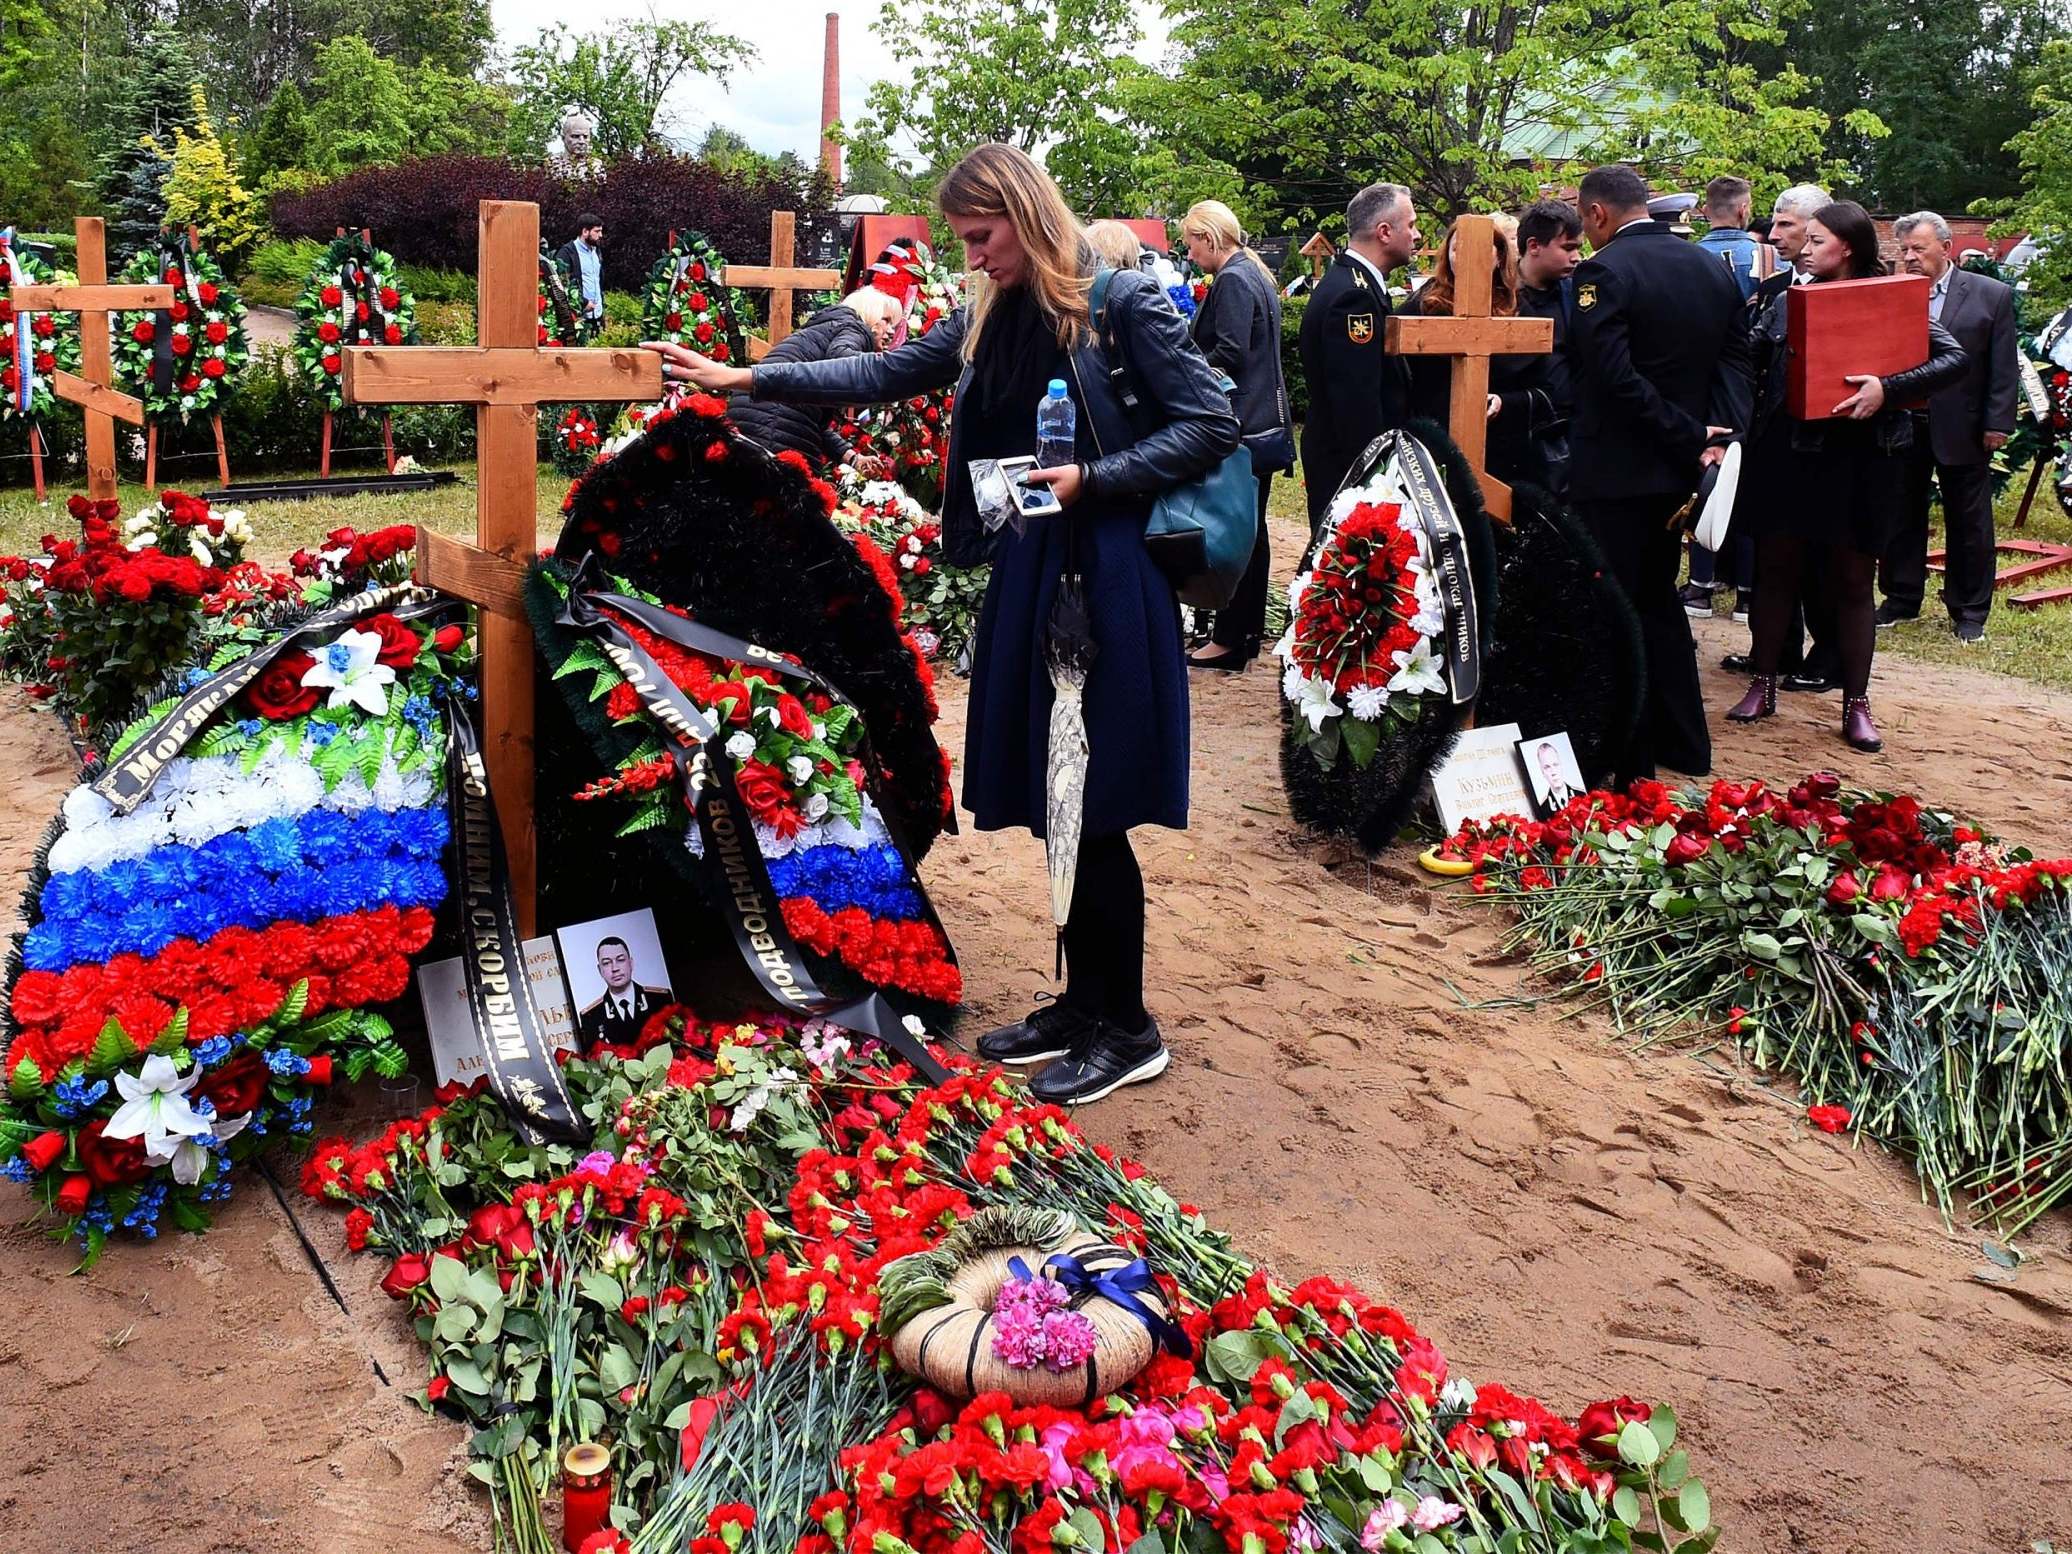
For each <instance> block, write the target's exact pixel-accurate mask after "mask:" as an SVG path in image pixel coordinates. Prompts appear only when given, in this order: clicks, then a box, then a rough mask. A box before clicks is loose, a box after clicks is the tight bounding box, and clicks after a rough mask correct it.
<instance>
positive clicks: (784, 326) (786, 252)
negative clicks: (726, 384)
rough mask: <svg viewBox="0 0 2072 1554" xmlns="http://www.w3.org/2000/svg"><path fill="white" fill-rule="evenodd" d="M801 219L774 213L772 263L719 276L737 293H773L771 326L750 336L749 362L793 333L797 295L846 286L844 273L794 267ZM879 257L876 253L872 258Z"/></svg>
mask: <svg viewBox="0 0 2072 1554" xmlns="http://www.w3.org/2000/svg"><path fill="white" fill-rule="evenodd" d="M797 235H798V217H797V216H796V215H795V214H794V213H793V212H791V211H788V210H773V211H771V212H770V262H769V263H768V264H730V265H727V266H726V267H725V268H724V269H722V270H721V271H720V273H719V283H720V285H722V286H731V287H733V288H734V289H735V290H736V291H767V292H768V293H769V294H770V327H769V328H768V330H766V331H765V332H764V334H763V335H762V336H756V335H750V336H749V337H748V359H749V360H750V361H752V362H759V361H761V360H762V359H763V358H764V357H765V356H768V355H769V354H770V347H771V346H773V345H775V344H776V343H777V342H778V341H779V340H782V339H783V338H784V337H785V336H786V335H788V334H790V333H791V299H792V294H793V293H794V292H800V291H831V290H833V289H834V288H835V287H837V286H839V285H841V284H842V272H841V271H840V270H800V269H795V268H794V267H793V266H792V262H791V261H792V259H793V257H794V256H795V255H796V253H797ZM871 257H872V258H876V257H877V256H876V255H875V254H874V255H872V256H871Z"/></svg>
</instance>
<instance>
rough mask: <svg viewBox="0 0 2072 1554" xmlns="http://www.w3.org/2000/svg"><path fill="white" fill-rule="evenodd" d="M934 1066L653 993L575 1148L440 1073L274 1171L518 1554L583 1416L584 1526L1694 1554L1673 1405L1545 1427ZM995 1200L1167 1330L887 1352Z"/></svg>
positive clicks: (1435, 1357)
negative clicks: (936, 1274)
mask: <svg viewBox="0 0 2072 1554" xmlns="http://www.w3.org/2000/svg"><path fill="white" fill-rule="evenodd" d="M952 1065H953V1068H954V1070H955V1072H953V1074H952V1077H951V1078H950V1079H948V1080H947V1081H946V1082H945V1083H943V1084H941V1085H937V1086H933V1087H929V1086H926V1085H924V1084H923V1083H922V1082H921V1081H920V1080H919V1079H918V1078H917V1076H916V1075H915V1074H914V1073H913V1071H912V1070H911V1069H910V1068H908V1067H907V1066H906V1065H904V1064H902V1063H899V1062H896V1061H893V1060H891V1059H890V1058H889V1056H888V1055H887V1054H884V1053H882V1052H880V1051H877V1050H875V1049H874V1048H873V1047H872V1046H871V1045H870V1044H868V1043H865V1042H863V1041H861V1039H859V1038H855V1037H853V1036H852V1035H850V1034H849V1033H847V1032H844V1031H842V1030H839V1029H837V1028H835V1027H832V1026H828V1025H824V1024H817V1023H816V1024H809V1025H805V1026H793V1025H788V1024H784V1023H781V1022H770V1021H765V1020H749V1021H719V1022H706V1021H700V1020H698V1019H696V1018H695V1017H693V1016H690V1015H689V1014H688V1013H687V1012H686V1011H684V1010H681V1009H671V1010H668V1011H664V1012H663V1013H661V1014H658V1015H656V1016H655V1017H654V1018H653V1019H652V1020H651V1021H650V1022H649V1025H648V1027H647V1029H646V1031H645V1032H644V1033H643V1036H642V1039H641V1041H640V1042H638V1043H635V1044H633V1045H632V1046H631V1047H628V1048H620V1049H616V1050H611V1051H605V1050H602V1049H600V1050H598V1051H595V1052H592V1053H591V1054H589V1055H587V1056H583V1057H577V1058H571V1059H569V1060H568V1061H567V1062H566V1064H565V1069H564V1072H565V1075H566V1077H567V1079H568V1082H569V1085H570V1089H571V1092H572V1093H573V1094H574V1096H575V1097H576V1098H577V1101H578V1105H579V1106H580V1107H581V1108H582V1109H583V1110H584V1112H585V1114H586V1115H589V1116H593V1117H596V1118H598V1119H599V1122H598V1126H597V1132H596V1135H595V1137H594V1138H593V1139H591V1140H589V1141H588V1142H587V1143H585V1144H578V1145H574V1146H555V1147H552V1148H537V1149H527V1148H526V1147H525V1146H523V1145H522V1144H520V1143H519V1142H518V1141H517V1140H516V1139H515V1138H514V1136H513V1135H512V1134H511V1132H510V1131H509V1127H508V1124H507V1123H506V1122H505V1121H504V1119H503V1116H502V1113H501V1112H500V1111H499V1110H498V1109H497V1107H496V1106H495V1104H494V1103H493V1101H491V1100H490V1099H488V1098H487V1097H486V1096H484V1095H483V1094H481V1093H479V1092H448V1093H446V1094H444V1095H442V1097H441V1100H440V1104H439V1105H437V1106H435V1107H433V1108H432V1109H431V1110H429V1111H427V1112H426V1113H425V1114H423V1115H422V1116H421V1117H418V1118H414V1119H411V1120H408V1121H405V1122H402V1123H398V1124H394V1125H392V1126H390V1127H389V1128H388V1129H386V1130H385V1131H384V1132H383V1133H382V1134H381V1135H379V1136H378V1137H377V1138H375V1139H374V1140H372V1141H370V1142H369V1143H367V1144H363V1145H359V1146H353V1145H350V1144H347V1143H345V1142H344V1141H333V1142H331V1143H328V1144H324V1145H320V1146H319V1147H318V1149H317V1151H316V1154H315V1156H314V1158H313V1159H312V1161H311V1165H310V1169H309V1171H308V1172H307V1173H306V1175H305V1179H304V1186H305V1188H306V1190H308V1191H309V1192H311V1193H312V1194H314V1195H316V1196H319V1197H322V1198H325V1199H328V1200H330V1201H332V1202H334V1203H337V1204H338V1205H340V1206H341V1207H344V1208H346V1209H347V1210H348V1212H347V1214H346V1219H345V1234H346V1237H347V1240H348V1244H349V1245H351V1246H352V1247H354V1248H355V1249H356V1250H366V1251H369V1252H371V1253H376V1254H378V1255H381V1256H384V1257H387V1258H389V1259H391V1265H390V1267H389V1270H388V1273H387V1274H386V1275H385V1277H384V1279H383V1287H384V1288H385V1289H387V1290H388V1292H389V1293H390V1294H391V1295H393V1296H395V1297H396V1298H397V1299H398V1300H399V1301H402V1302H405V1303H406V1304H407V1305H408V1307H409V1309H410V1311H411V1313H412V1315H413V1319H414V1321H415V1323H416V1327H417V1331H418V1334H419V1336H420V1338H421V1339H422V1340H423V1342H424V1344H425V1346H426V1349H427V1351H428V1354H429V1356H430V1374H429V1379H428V1384H427V1388H426V1393H425V1397H426V1401H427V1404H428V1406H430V1407H433V1408H435V1409H437V1410H439V1411H440V1412H442V1413H447V1414H450V1415H453V1416H454V1417H456V1418H457V1419H459V1420H462V1421H465V1422H467V1423H469V1424H471V1425H473V1426H474V1427H475V1432H476V1433H475V1434H474V1435H473V1437H472V1450H473V1452H474V1454H475V1456H476V1458H477V1461H476V1463H475V1465H474V1469H473V1471H474V1472H475V1474H476V1476H477V1477H478V1478H480V1479H482V1480H483V1481H484V1482H485V1483H487V1484H489V1485H490V1486H491V1487H492V1493H493V1495H494V1497H495V1502H494V1503H495V1506H496V1510H497V1514H498V1517H499V1521H500V1524H501V1526H500V1532H501V1534H502V1536H503V1537H504V1538H505V1539H506V1540H507V1542H508V1543H509V1544H510V1545H511V1546H513V1547H515V1548H517V1549H519V1550H521V1551H524V1554H546V1550H547V1549H548V1548H549V1547H550V1546H551V1533H550V1531H549V1527H548V1522H549V1521H550V1519H551V1515H550V1511H549V1507H550V1506H551V1496H552V1490H553V1487H554V1483H555V1480H556V1474H555V1466H556V1463H557V1461H558V1458H559V1453H560V1450H561V1448H563V1447H566V1446H567V1445H570V1444H573V1443H575V1442H577V1441H596V1442H602V1443H606V1444H607V1445H608V1446H609V1447H610V1449H611V1452H612V1456H613V1469H614V1474H615V1479H614V1498H615V1505H614V1507H613V1513H612V1524H611V1525H608V1526H605V1527H603V1528H601V1529H600V1530H598V1531H596V1532H595V1533H593V1534H591V1535H590V1536H589V1537H588V1538H587V1540H586V1541H584V1542H583V1544H582V1548H583V1549H584V1550H585V1554H627V1551H631V1554H663V1551H667V1554H680V1551H682V1550H683V1549H685V1548H686V1547H689V1548H690V1549H692V1550H695V1551H698V1554H721V1551H722V1550H724V1551H726V1554H747V1551H755V1554H761V1551H770V1554H835V1551H837V1550H840V1551H843V1554H873V1551H876V1554H894V1551H914V1554H972V1551H977V1550H982V1549H994V1550H1002V1551H1013V1554H1057V1551H1060V1550H1073V1549H1082V1548H1084V1549H1100V1548H1109V1549H1117V1550H1120V1549H1128V1548H1133V1547H1134V1548H1144V1547H1147V1545H1144V1544H1143V1543H1142V1542H1141V1540H1143V1539H1145V1538H1156V1539H1157V1540H1158V1546H1159V1547H1161V1548H1165V1549H1172V1550H1181V1549H1188V1550H1201V1551H1204V1554H1208V1551H1214V1550H1227V1551H1229V1554H1288V1551H1290V1550H1291V1549H1292V1550H1319V1549H1325V1548H1329V1549H1336V1550H1345V1551H1347V1554H1351V1551H1352V1550H1354V1549H1355V1548H1357V1549H1359V1550H1362V1551H1364V1554H1381V1551H1395V1554H1412V1551H1417V1554H1429V1551H1431V1550H1434V1549H1437V1550H1441V1551H1447V1550H1454V1549H1494V1548H1503V1549H1520V1550H1546V1551H1581V1550H1584V1549H1608V1548H1629V1547H1634V1546H1637V1545H1639V1544H1640V1543H1642V1542H1646V1546H1649V1547H1666V1548H1683V1549H1693V1550H1702V1549H1706V1548H1709V1547H1711V1545H1712V1543H1713V1541H1714V1539H1715V1538H1716V1536H1717V1533H1716V1530H1715V1529H1713V1528H1712V1526H1711V1524H1710V1505H1709V1501H1708V1498H1707V1496H1706V1492H1705V1490H1704V1488H1703V1486H1702V1485H1701V1484H1700V1483H1699V1482H1698V1481H1697V1480H1696V1479H1694V1478H1692V1477H1691V1475H1690V1464H1689V1460H1688V1458H1687V1457H1686V1455H1685V1453H1684V1452H1683V1451H1682V1450H1680V1449H1678V1447H1677V1443H1676V1423H1675V1418H1674V1415H1673V1414H1672V1413H1671V1412H1670V1411H1669V1410H1668V1409H1667V1408H1649V1407H1647V1406H1646V1405H1643V1404H1637V1403H1635V1402H1633V1401H1632V1400H1631V1399H1629V1398H1623V1397H1621V1398H1616V1399H1613V1400H1609V1401H1606V1402H1601V1403H1596V1404H1593V1405H1591V1406H1590V1407H1589V1408H1587V1409H1585V1410H1584V1411H1583V1413H1582V1414H1581V1416H1580V1417H1579V1418H1577V1419H1575V1420H1574V1421H1570V1420H1569V1419H1567V1418H1564V1417H1561V1416H1559V1415H1556V1414H1555V1413H1553V1412H1552V1411H1550V1410H1549V1409H1547V1408H1545V1407H1544V1406H1542V1405H1541V1404H1540V1403H1538V1402H1536V1401H1534V1400H1532V1399H1531V1398H1529V1397H1524V1396H1521V1395H1519V1394H1516V1393H1513V1392H1511V1391H1509V1390H1507V1389H1505V1388H1503V1387H1500V1386H1495V1385H1491V1384H1487V1383H1484V1384H1480V1385H1477V1384H1475V1383H1473V1382H1470V1381H1469V1380H1468V1379H1467V1378H1465V1377H1463V1376H1461V1375H1459V1374H1458V1373H1457V1372H1455V1370H1454V1369H1453V1368H1452V1367H1450V1366H1449V1364H1448V1361H1447V1359H1446V1358H1445V1356H1444V1355H1442V1353H1441V1352H1440V1350H1439V1349H1438V1348H1437V1346H1436V1345H1435V1344H1433V1343H1432V1341H1431V1340H1430V1339H1429V1338H1427V1337H1425V1336H1424V1335H1422V1334H1420V1333H1419V1332H1418V1331H1417V1330H1416V1329H1415V1327H1413V1326H1412V1324H1411V1323H1410V1322H1409V1321H1407V1320H1406V1319H1405V1318H1404V1317H1403V1315H1402V1314H1401V1313H1400V1312H1398V1311H1396V1310H1394V1309H1393V1308H1391V1307H1389V1306H1386V1305H1384V1304H1381V1303H1379V1302H1377V1301H1374V1300H1372V1299H1369V1298H1368V1297H1366V1296H1364V1295H1362V1294H1361V1293H1360V1292H1358V1291H1357V1290H1354V1289H1352V1288H1350V1287H1348V1286H1346V1285H1343V1284H1340V1283H1337V1282H1336V1281H1333V1280H1330V1279H1323V1278H1317V1279H1310V1280H1307V1281H1305V1282H1303V1283H1300V1284H1296V1285H1293V1286H1288V1285H1284V1284H1282V1283H1280V1282H1278V1281H1277V1280H1275V1279H1274V1278H1273V1277H1272V1276H1270V1275H1269V1274H1268V1273H1266V1272H1265V1271H1263V1270H1261V1269H1260V1268H1258V1267H1257V1266H1255V1265H1254V1264H1252V1263H1251V1262H1250V1261H1249V1260H1247V1259H1246V1258H1244V1257H1243V1256H1242V1255H1241V1254H1240V1253H1239V1252H1237V1251H1236V1250H1235V1249H1234V1248H1233V1247H1232V1246H1231V1244H1230V1242H1229V1241H1228V1239H1227V1238H1226V1237H1224V1236H1222V1235H1221V1234H1219V1233H1217V1232H1216V1231H1213V1230H1211V1229H1209V1228H1208V1226H1207V1225H1206V1223H1205V1222H1204V1220H1203V1217H1202V1215H1201V1214H1200V1212H1199V1211H1198V1210H1196V1209H1194V1208H1193V1207H1192V1206H1189V1205H1186V1204H1182V1203H1180V1202H1178V1201H1176V1200H1175V1199H1174V1198H1173V1197H1172V1196H1171V1195H1170V1194H1169V1193H1167V1192H1166V1191H1165V1190H1164V1189H1163V1188H1161V1187H1160V1186H1159V1185H1158V1184H1157V1183H1156V1182H1154V1181H1153V1180H1152V1179H1151V1178H1150V1176H1149V1175H1148V1174H1147V1173H1146V1172H1145V1171H1144V1169H1143V1168H1142V1167H1141V1166H1139V1165H1137V1164H1135V1163H1134V1162H1131V1161H1128V1160H1125V1159H1122V1158H1120V1157H1118V1156H1117V1155H1115V1154H1114V1153H1113V1152H1112V1151H1110V1150H1108V1149H1106V1148H1105V1147H1101V1146H1096V1145H1092V1144H1089V1143H1088V1142H1087V1140H1086V1139H1085V1137H1084V1136H1083V1135H1082V1134H1081V1133H1080V1132H1079V1131H1078V1130H1077V1129H1076V1128H1075V1127H1074V1126H1073V1125H1072V1123H1071V1121H1070V1120H1069V1119H1068V1118H1067V1117H1066V1116H1065V1115H1064V1114H1063V1113H1061V1112H1059V1111H1058V1110H1057V1109H1056V1108H1052V1107H1034V1106H1030V1105H1028V1104H1026V1102H1025V1101H1024V1099H1023V1097H1022V1094H1021V1092H1020V1091H1019V1090H1018V1089H1016V1088H1015V1087H1014V1086H1012V1085H1011V1084H1009V1083H1008V1082H1007V1081H1006V1080H1005V1078H1004V1077H1003V1076H1002V1075H1001V1074H1000V1073H999V1072H998V1071H997V1070H992V1071H981V1070H978V1069H976V1068H974V1067H973V1066H972V1065H971V1064H970V1063H969V1062H968V1061H966V1060H964V1059H961V1058H957V1059H952ZM1001 1205H1031V1206H1036V1207H1040V1208H1043V1209H1047V1210H1063V1211H1065V1212H1067V1213H1069V1214H1070V1215H1071V1216H1072V1217H1073V1218H1075V1219H1076V1220H1078V1221H1079V1222H1080V1223H1081V1224H1083V1225H1085V1226H1086V1227H1088V1228H1090V1229H1092V1230H1095V1231H1097V1232H1098V1233H1099V1234H1101V1235H1103V1236H1105V1237H1109V1238H1113V1239H1116V1240H1119V1241H1120V1242H1121V1243H1122V1244H1124V1245H1126V1246H1128V1247H1130V1248H1132V1249H1133V1250H1135V1251H1136V1252H1138V1253H1139V1254H1140V1255H1141V1256H1142V1257H1143V1258H1144V1259H1145V1261H1146V1263H1147V1265H1148V1267H1149V1269H1150V1270H1151V1273H1152V1276H1153V1277H1154V1278H1155V1280H1156V1284H1157V1288H1158V1292H1159V1294H1160V1295H1161V1296H1162V1297H1164V1300H1165V1302H1166V1304H1167V1307H1168V1309H1169V1310H1170V1311H1171V1312H1172V1313H1173V1314H1174V1317H1175V1320H1176V1321H1177V1322H1178V1323H1179V1325H1180V1327H1181V1328H1182V1329H1183V1331H1184V1332H1185V1334H1186V1338H1187V1348H1188V1350H1189V1353H1188V1354H1186V1355H1175V1354H1172V1353H1164V1352H1161V1353H1160V1354H1159V1355H1158V1357H1157V1358H1155V1359H1154V1360H1153V1361H1152V1363H1151V1365H1150V1367H1149V1368H1148V1369H1147V1370H1145V1371H1144V1372H1143V1373H1142V1374H1141V1375H1139V1376H1137V1377H1136V1378H1135V1379H1134V1380H1132V1381H1130V1382H1128V1383H1127V1384H1125V1385H1123V1386H1122V1387H1121V1388H1120V1389H1119V1390H1116V1391H1114V1392H1112V1393H1110V1394H1109V1395H1107V1396H1104V1397H1100V1398H1096V1399H1092V1400H1090V1401H1089V1402H1088V1403H1087V1404H1086V1405H1085V1406H1083V1407H1077V1408H1052V1407H1040V1408H1039V1407H1019V1406H1017V1405H1015V1404H1014V1403H1013V1402H1012V1401H1011V1400H1010V1399H1009V1398H1007V1397H1005V1396H1003V1395H1000V1394H985V1395H981V1396H979V1397H977V1398H974V1399H972V1400H971V1401H970V1402H968V1403H964V1404H958V1403H956V1402H953V1401H950V1400H948V1399H946V1398H944V1397H942V1396H940V1395H938V1394H937V1393H935V1392H933V1391H931V1390H929V1389H928V1388H926V1387H923V1386H919V1385H917V1384H916V1382H915V1381H914V1380H913V1379H912V1378H911V1377H908V1376H906V1375H904V1374H903V1373H901V1372H900V1371H899V1370H898V1369H897V1367H896V1366H895V1365H894V1364H893V1363H892V1361H891V1359H890V1356H889V1346H888V1345H887V1344H886V1343H885V1341H884V1336H883V1334H882V1333H881V1330H880V1322H879V1313H878V1287H877V1281H878V1276H879V1273H880V1271H881V1270H882V1269H883V1268H884V1267H885V1266H886V1265H887V1264H888V1263H890V1262H891V1261H892V1260H894V1259H896V1258H898V1257H901V1256H905V1255H907V1254H910V1253H913V1252H918V1251H926V1250H929V1249H931V1248H933V1247H935V1246H936V1245H937V1244H938V1243H940V1242H941V1241H942V1239H943V1238H944V1237H945V1236H946V1235H947V1234H948V1233H949V1232H950V1231H951V1230H952V1229H953V1228H954V1227H955V1226H956V1225H957V1224H958V1223H959V1222H961V1221H962V1220H964V1219H966V1218H968V1217H969V1216H970V1215H971V1214H972V1213H974V1212H975V1211H976V1210H978V1209H980V1208H988V1207H994V1206H1001ZM1648 1540H1652V1541H1648Z"/></svg>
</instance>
